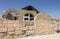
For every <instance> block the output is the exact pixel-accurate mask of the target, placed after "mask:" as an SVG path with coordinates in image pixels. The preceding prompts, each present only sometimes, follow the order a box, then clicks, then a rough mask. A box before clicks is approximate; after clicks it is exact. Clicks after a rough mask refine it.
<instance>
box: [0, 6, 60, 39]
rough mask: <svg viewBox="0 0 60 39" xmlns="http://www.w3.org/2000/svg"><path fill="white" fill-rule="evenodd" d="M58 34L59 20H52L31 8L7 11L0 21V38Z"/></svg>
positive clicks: (59, 28)
mask: <svg viewBox="0 0 60 39" xmlns="http://www.w3.org/2000/svg"><path fill="white" fill-rule="evenodd" d="M59 32H60V19H53V18H52V17H51V16H49V15H48V14H46V13H45V12H41V11H40V12H39V11H38V10H37V9H35V8H34V7H32V6H27V7H25V8H22V9H20V10H17V9H8V10H6V11H5V12H4V13H3V15H2V19H0V38H1V39H9V38H11V39H12V38H15V37H18V36H30V35H46V34H53V33H59Z"/></svg>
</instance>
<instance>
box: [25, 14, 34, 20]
mask: <svg viewBox="0 0 60 39" xmlns="http://www.w3.org/2000/svg"><path fill="white" fill-rule="evenodd" d="M24 20H30V21H31V20H34V16H33V15H32V14H25V16H24Z"/></svg>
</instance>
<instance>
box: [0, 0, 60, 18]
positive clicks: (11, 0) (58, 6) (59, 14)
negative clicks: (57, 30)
mask: <svg viewBox="0 0 60 39" xmlns="http://www.w3.org/2000/svg"><path fill="white" fill-rule="evenodd" d="M28 5H32V6H33V7H35V8H36V9H37V10H39V11H40V12H46V13H47V14H48V15H49V16H52V17H53V18H60V0H0V16H2V14H3V11H6V10H8V9H10V8H16V9H21V8H23V7H25V6H28Z"/></svg>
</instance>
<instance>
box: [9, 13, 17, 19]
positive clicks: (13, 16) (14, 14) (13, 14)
mask: <svg viewBox="0 0 60 39" xmlns="http://www.w3.org/2000/svg"><path fill="white" fill-rule="evenodd" d="M10 14H11V16H12V18H11V19H12V20H17V19H18V18H17V15H16V13H15V12H10Z"/></svg>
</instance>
